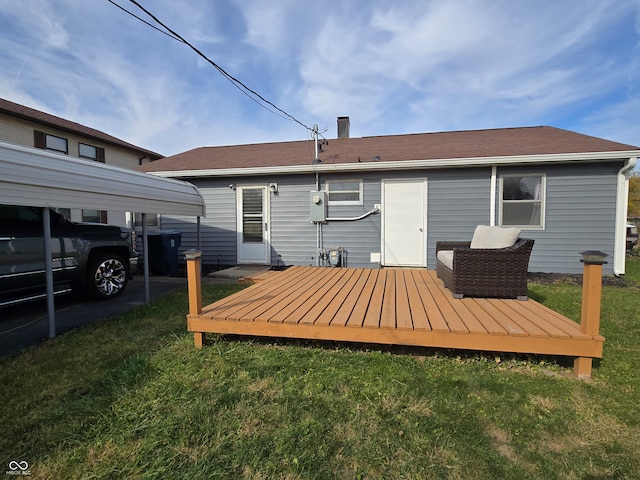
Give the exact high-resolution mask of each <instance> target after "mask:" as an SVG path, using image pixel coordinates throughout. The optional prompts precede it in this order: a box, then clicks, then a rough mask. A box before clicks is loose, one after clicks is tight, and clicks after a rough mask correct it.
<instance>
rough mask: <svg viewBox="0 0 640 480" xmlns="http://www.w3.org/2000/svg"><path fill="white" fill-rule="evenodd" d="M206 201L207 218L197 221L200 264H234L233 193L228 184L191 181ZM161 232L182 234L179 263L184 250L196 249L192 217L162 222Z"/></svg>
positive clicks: (234, 216) (194, 222)
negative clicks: (170, 231) (173, 231)
mask: <svg viewBox="0 0 640 480" xmlns="http://www.w3.org/2000/svg"><path fill="white" fill-rule="evenodd" d="M190 182H191V183H193V184H194V185H195V186H196V187H198V190H200V193H201V194H202V196H203V197H204V199H205V203H206V205H207V216H206V217H203V218H201V219H200V240H201V248H202V263H203V264H207V265H235V264H236V192H235V190H232V189H230V188H229V183H230V182H229V180H217V179H215V180H212V179H191V180H190ZM161 228H162V229H163V230H178V231H180V232H182V244H181V247H180V251H179V255H180V257H179V260H180V261H182V258H183V253H184V252H185V251H186V250H189V249H192V248H196V246H197V236H196V231H197V225H196V221H195V219H194V218H193V217H181V216H168V215H163V216H162V218H161Z"/></svg>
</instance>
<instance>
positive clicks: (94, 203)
mask: <svg viewBox="0 0 640 480" xmlns="http://www.w3.org/2000/svg"><path fill="white" fill-rule="evenodd" d="M0 172H2V175H1V177H0V204H6V205H29V206H34V207H58V208H90V209H97V210H116V211H128V212H138V213H162V214H171V215H188V216H205V214H206V211H205V202H204V199H203V198H202V195H201V194H200V192H199V191H198V189H197V188H196V187H195V186H193V185H192V184H190V183H187V182H183V181H179V180H173V179H168V178H161V177H156V176H153V175H148V174H146V173H141V172H136V171H134V170H129V169H125V168H120V167H114V166H111V165H105V164H103V163H99V162H94V161H88V160H82V159H79V158H74V157H69V156H67V155H61V154H56V153H52V152H48V151H44V150H40V149H35V148H29V147H23V146H20V145H14V144H9V143H3V142H0Z"/></svg>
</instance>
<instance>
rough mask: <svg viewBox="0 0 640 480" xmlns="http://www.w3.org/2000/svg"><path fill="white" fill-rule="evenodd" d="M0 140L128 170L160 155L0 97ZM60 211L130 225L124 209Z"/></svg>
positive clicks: (77, 217) (75, 217) (76, 217)
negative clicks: (121, 210)
mask: <svg viewBox="0 0 640 480" xmlns="http://www.w3.org/2000/svg"><path fill="white" fill-rule="evenodd" d="M0 142H6V143H12V144H17V145H22V146H26V147H35V148H42V149H45V150H50V151H53V152H57V153H61V154H65V155H70V156H73V157H78V158H82V159H86V160H87V161H96V162H102V163H106V164H108V165H114V166H118V167H124V168H131V169H133V168H136V167H138V166H140V165H143V164H145V163H149V162H151V161H154V160H157V159H159V158H162V157H163V156H162V155H160V154H158V153H155V152H152V151H150V150H146V149H144V148H140V147H137V146H135V145H131V144H130V143H127V142H125V141H123V140H120V139H118V138H116V137H113V136H111V135H108V134H106V133H103V132H101V131H99V130H95V129H93V128H89V127H86V126H84V125H80V124H79V123H75V122H71V121H69V120H65V119H63V118H60V117H56V116H54V115H49V114H48V113H44V112H41V111H38V110H34V109H32V108H28V107H25V106H23V105H19V104H17V103H13V102H10V101H8V100H4V99H0ZM63 213H64V214H65V215H67V216H68V217H70V219H71V220H73V221H91V222H101V223H111V224H114V225H121V226H127V225H129V226H132V225H131V224H132V219H131V218H129V215H128V214H127V213H126V212H114V211H109V212H107V211H101V210H67V211H66V212H63Z"/></svg>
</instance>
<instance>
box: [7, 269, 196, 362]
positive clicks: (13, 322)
mask: <svg viewBox="0 0 640 480" xmlns="http://www.w3.org/2000/svg"><path fill="white" fill-rule="evenodd" d="M186 285H187V280H186V278H180V277H151V278H150V286H149V292H150V294H151V299H154V298H157V297H159V296H161V295H164V294H166V293H169V292H171V291H174V290H177V289H179V288H183V287H186ZM55 302H56V303H55V305H56V334H57V335H61V334H63V333H64V332H67V331H69V330H71V329H74V328H77V327H81V326H84V325H88V324H90V323H93V322H95V321H96V320H100V319H102V318H106V317H110V316H113V315H118V314H120V313H124V312H126V311H128V310H130V309H131V308H133V307H135V306H136V305H142V304H144V279H143V277H142V276H141V275H139V276H136V277H134V278H133V280H131V281H130V282H129V285H128V286H127V289H126V290H125V291H124V293H123V294H122V295H120V296H119V297H118V298H116V299H114V300H107V301H104V302H90V301H85V300H83V299H81V298H77V297H75V296H73V295H66V296H61V297H57V298H56V300H55ZM96 307H99V308H96ZM48 336H49V320H48V316H47V304H46V301H44V300H42V301H37V302H31V303H25V304H22V305H16V306H13V307H9V308H0V357H2V356H6V355H8V354H11V353H14V352H18V351H20V350H22V349H23V348H25V347H28V346H30V345H33V344H36V343H38V342H41V341H43V340H46V339H47V338H48Z"/></svg>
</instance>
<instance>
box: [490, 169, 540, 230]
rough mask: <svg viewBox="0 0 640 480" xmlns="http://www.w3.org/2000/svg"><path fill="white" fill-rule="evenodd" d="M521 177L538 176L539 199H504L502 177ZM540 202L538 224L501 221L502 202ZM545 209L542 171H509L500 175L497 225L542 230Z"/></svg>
mask: <svg viewBox="0 0 640 480" xmlns="http://www.w3.org/2000/svg"><path fill="white" fill-rule="evenodd" d="M514 177H517V178H522V177H538V178H540V200H504V198H503V195H504V179H505V178H514ZM505 203H513V204H523V203H528V204H534V203H539V204H540V223H539V224H538V225H505V224H504V222H503V218H502V216H503V212H504V204H505ZM546 210H547V175H546V174H544V173H523V174H517V173H513V174H511V173H509V174H504V175H500V188H499V191H498V225H500V226H501V227H516V228H520V229H522V230H544V229H545V212H546Z"/></svg>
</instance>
